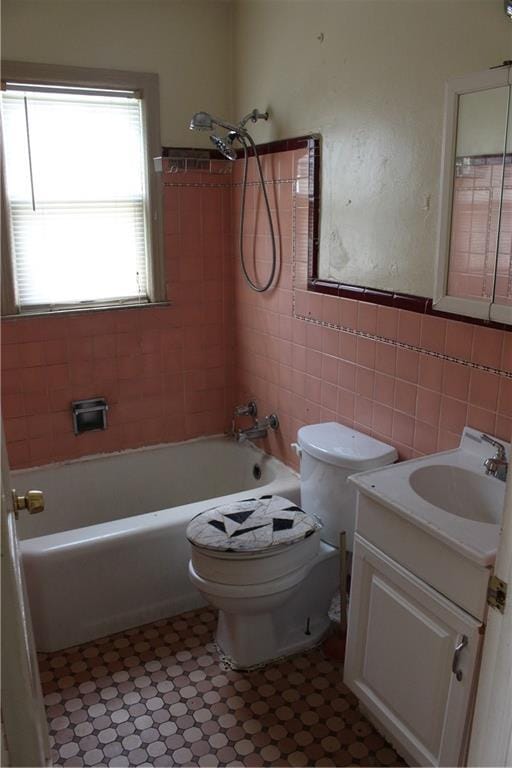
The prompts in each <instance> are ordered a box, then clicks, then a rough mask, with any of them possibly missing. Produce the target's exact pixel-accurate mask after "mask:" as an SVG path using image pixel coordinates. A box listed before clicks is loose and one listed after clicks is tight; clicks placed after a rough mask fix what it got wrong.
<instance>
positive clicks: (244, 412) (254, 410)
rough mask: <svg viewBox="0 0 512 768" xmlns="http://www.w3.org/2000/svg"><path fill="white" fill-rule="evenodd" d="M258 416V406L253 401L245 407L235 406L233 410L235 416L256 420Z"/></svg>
mask: <svg viewBox="0 0 512 768" xmlns="http://www.w3.org/2000/svg"><path fill="white" fill-rule="evenodd" d="M257 415H258V406H257V405H256V402H255V401H254V400H250V401H249V402H248V403H247V405H237V406H236V408H235V416H252V417H253V418H256V416H257Z"/></svg>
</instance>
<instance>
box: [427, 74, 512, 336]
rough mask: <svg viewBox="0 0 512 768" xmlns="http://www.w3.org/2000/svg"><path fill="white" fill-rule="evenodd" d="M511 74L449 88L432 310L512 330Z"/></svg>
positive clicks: (477, 78)
mask: <svg viewBox="0 0 512 768" xmlns="http://www.w3.org/2000/svg"><path fill="white" fill-rule="evenodd" d="M510 75H511V68H510V67H503V68H499V69H494V70H488V71H486V72H482V73H479V74H476V75H470V76H468V77H464V78H457V79H455V80H452V81H450V82H449V83H448V84H447V87H446V98H445V131H444V145H443V164H442V179H441V182H442V190H441V215H440V235H439V248H438V264H437V274H436V286H435V293H434V306H435V307H436V309H440V310H443V311H445V312H457V313H458V314H464V315H469V316H472V317H480V318H485V319H489V320H494V321H497V322H505V323H512V111H511V85H510Z"/></svg>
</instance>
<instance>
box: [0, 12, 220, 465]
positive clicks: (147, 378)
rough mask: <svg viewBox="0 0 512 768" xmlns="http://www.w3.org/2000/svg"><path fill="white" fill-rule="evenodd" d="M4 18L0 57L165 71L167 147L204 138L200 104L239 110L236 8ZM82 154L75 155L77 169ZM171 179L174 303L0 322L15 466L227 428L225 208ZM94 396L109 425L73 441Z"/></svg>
mask: <svg viewBox="0 0 512 768" xmlns="http://www.w3.org/2000/svg"><path fill="white" fill-rule="evenodd" d="M2 22H3V23H2V56H3V58H6V59H14V60H20V61H33V62H43V63H45V62H46V63H52V64H69V65H76V66H85V67H104V68H108V69H128V70H136V71H146V72H156V73H158V74H159V76H160V97H161V129H162V143H163V144H164V145H174V146H176V145H182V146H183V145H184V146H194V144H204V136H202V135H198V134H195V133H193V132H192V131H189V129H188V124H189V121H190V117H191V115H192V114H193V113H194V112H196V111H197V110H198V109H206V110H211V111H212V112H218V113H223V114H226V115H228V116H229V115H230V113H231V89H230V87H228V85H227V81H226V73H229V72H230V70H231V45H230V41H231V3H230V2H224V1H223V0H219V1H218V2H217V1H216V0H151V2H146V1H145V0H144V1H142V2H141V1H137V0H123V2H122V3H121V2H118V1H117V0H92V2H91V0H73V2H69V1H68V0H5V2H3V3H2ZM191 51H193V55H191ZM229 77H230V76H229V74H228V78H229ZM79 155H80V148H79V147H77V156H76V158H75V160H76V162H77V168H78V169H79ZM78 172H79V171H78ZM168 181H169V179H166V183H167V182H168ZM172 181H173V183H172V186H166V188H165V232H166V238H165V248H166V262H167V264H166V266H167V279H168V283H169V288H168V295H169V299H170V301H171V306H169V307H144V308H142V309H132V310H128V309H126V310H113V311H105V312H95V313H83V314H76V315H66V316H60V317H57V316H56V317H45V318H20V319H15V320H7V321H3V322H2V369H3V376H2V405H3V418H4V426H5V430H6V436H7V443H8V449H9V459H10V462H11V466H12V467H20V466H27V465H34V464H43V463H46V462H48V461H53V460H60V459H71V458H75V457H77V456H80V455H86V454H89V453H96V452H101V451H114V450H120V449H123V448H131V447H136V446H139V445H148V444H152V443H158V442H162V441H168V440H183V439H186V438H189V437H193V436H196V435H199V434H210V433H217V432H221V431H223V429H224V426H225V417H224V414H225V412H226V409H225V399H226V392H227V387H228V382H229V380H230V378H229V375H228V373H227V360H229V359H230V357H231V356H230V355H228V354H226V350H227V348H228V346H227V345H229V341H228V331H227V329H228V328H229V327H230V325H231V323H230V321H229V313H230V311H231V310H230V306H231V302H230V300H229V298H228V296H229V280H228V279H227V276H226V272H225V269H226V265H227V266H229V263H227V262H226V254H227V253H228V252H229V244H226V242H225V239H224V238H225V235H226V232H227V224H226V219H227V218H229V212H228V211H229V200H228V199H227V198H226V196H223V195H222V191H221V190H219V188H218V187H217V186H215V182H216V181H218V179H217V177H214V176H210V174H203V175H201V174H199V175H198V174H195V173H190V174H184V173H179V174H176V175H173V177H172ZM212 185H214V186H212ZM223 198H224V199H223ZM219 211H221V212H222V215H221V216H218V214H219ZM206 390H207V395H206V394H205V393H206ZM95 395H104V396H106V397H107V399H108V401H109V405H110V411H109V428H108V430H107V431H106V432H90V433H88V434H84V435H81V436H80V437H75V436H74V435H73V433H72V424H71V415H70V402H71V400H73V399H80V398H86V397H91V396H95Z"/></svg>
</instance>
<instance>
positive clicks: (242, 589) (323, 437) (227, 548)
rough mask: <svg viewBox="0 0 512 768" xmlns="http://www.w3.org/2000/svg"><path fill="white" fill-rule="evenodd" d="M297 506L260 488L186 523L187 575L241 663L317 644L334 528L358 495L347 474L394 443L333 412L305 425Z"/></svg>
mask: <svg viewBox="0 0 512 768" xmlns="http://www.w3.org/2000/svg"><path fill="white" fill-rule="evenodd" d="M298 445H299V447H300V451H301V497H302V502H301V504H302V507H301V508H299V507H297V506H296V505H295V504H293V503H292V502H290V501H289V500H288V499H284V498H282V497H279V496H265V497H262V498H261V499H248V500H246V501H242V502H234V503H232V504H229V505H223V506H222V507H217V508H215V509H211V510H207V511H206V512H202V513H201V514H199V515H197V517H195V518H194V519H193V520H192V521H191V522H190V523H189V525H188V528H187V538H188V540H189V542H190V544H191V559H190V563H189V576H190V579H191V581H192V583H193V584H194V586H195V587H196V588H197V589H198V591H199V592H200V593H201V594H202V595H203V597H204V598H205V599H206V601H207V602H209V603H210V604H211V605H212V606H214V607H215V608H217V609H218V612H219V618H218V624H217V631H216V642H217V644H218V646H219V649H220V650H221V652H222V653H223V654H224V656H225V657H226V658H227V660H228V661H230V663H231V664H232V666H234V667H235V668H243V669H247V668H250V667H254V666H256V665H260V664H264V663H268V662H269V661H272V660H273V659H276V658H280V657H283V656H288V655H290V654H292V653H297V652H299V651H301V650H304V649H305V648H308V647H311V646H313V645H315V644H317V643H318V642H319V641H320V640H321V639H322V637H323V636H324V634H325V632H326V631H327V629H328V628H329V625H330V620H329V616H328V612H329V606H330V604H331V601H332V598H333V596H334V594H335V592H336V590H337V588H338V585H339V578H338V576H339V553H338V550H337V548H336V545H337V543H338V540H339V533H340V531H342V530H347V531H349V536H348V540H349V548H351V540H352V536H351V534H350V532H351V531H352V532H353V527H354V518H355V498H354V497H353V492H352V488H351V486H349V485H348V484H347V483H346V480H347V477H348V476H349V475H350V474H353V473H354V472H356V471H359V470H360V471H362V469H371V468H373V467H376V466H381V465H382V464H385V463H390V462H391V461H394V460H395V459H396V452H395V450H394V448H392V447H391V446H388V445H385V444H384V443H381V442H379V441H377V440H374V439H373V438H370V437H368V436H367V435H362V434H361V433H358V432H355V431H354V430H350V429H348V428H347V427H344V426H342V425H340V424H335V423H334V422H332V423H329V424H317V425H310V426H308V427H303V428H301V429H300V430H299V432H298Z"/></svg>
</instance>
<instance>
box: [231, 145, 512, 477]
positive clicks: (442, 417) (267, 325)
mask: <svg viewBox="0 0 512 768" xmlns="http://www.w3.org/2000/svg"><path fill="white" fill-rule="evenodd" d="M251 162H252V163H254V161H251ZM236 164H237V166H238V167H237V168H236V170H235V179H236V180H237V181H238V182H239V180H240V176H241V164H242V161H241V160H239V161H237V163H236ZM264 167H265V174H266V178H267V179H269V180H270V179H272V183H271V184H269V192H270V198H271V201H272V206H273V209H274V213H273V215H274V219H275V221H276V224H277V231H278V241H279V246H280V247H279V250H280V259H281V274H280V280H279V283H278V287H277V289H276V290H274V291H272V292H269V293H264V294H257V293H254V292H252V291H250V290H249V288H248V287H247V286H246V284H245V282H244V281H243V278H242V277H241V275H240V271H239V270H238V269H237V268H235V319H236V324H235V325H236V362H237V368H236V370H237V390H236V391H237V393H238V396H237V398H236V400H237V402H246V401H247V400H248V399H249V398H254V399H256V400H257V402H258V405H259V407H260V413H261V415H266V414H267V413H270V412H271V411H277V412H278V414H279V418H280V421H281V428H280V430H279V432H277V433H273V434H271V435H270V437H269V439H268V440H267V441H266V449H267V450H268V451H269V452H271V453H273V454H275V455H277V456H278V457H280V458H282V459H283V460H285V461H286V462H287V463H290V464H292V465H295V466H296V465H297V459H296V456H295V454H294V451H293V450H292V449H291V447H290V443H292V442H294V441H295V440H296V436H297V429H298V428H299V427H300V426H302V425H303V424H309V423H315V422H319V421H331V420H335V421H340V422H341V423H343V424H347V425H349V426H354V427H355V428H356V429H359V430H360V431H362V432H366V433H369V434H372V435H374V436H376V437H378V438H380V439H382V440H384V441H385V442H387V443H391V444H393V445H394V446H396V448H397V449H398V451H399V453H400V456H401V458H410V457H413V456H418V455H421V454H425V453H431V452H434V451H437V450H445V449H449V448H452V447H455V446H456V445H457V444H458V441H459V439H460V434H461V431H462V429H463V427H464V425H466V424H470V425H471V426H473V427H475V428H477V429H481V430H483V431H486V432H490V433H493V434H495V435H497V436H498V437H501V438H503V439H506V440H510V437H511V431H512V332H509V331H500V330H494V329H490V328H486V327H485V326H482V325H474V324H471V323H467V322H462V321H456V320H451V319H444V318H438V317H435V316H432V315H426V314H420V313H417V312H411V311H407V310H403V309H394V308H391V307H386V306H378V305H376V304H371V303H368V302H360V301H355V300H351V299H345V298H338V297H335V296H327V295H321V294H318V293H312V292H308V291H307V290H305V289H306V277H307V259H308V240H309V236H310V226H311V222H310V216H309V195H310V193H311V187H310V182H309V180H308V175H309V154H308V149H307V148H302V149H299V150H294V151H288V152H284V153H282V152H277V153H275V154H269V155H266V156H265V157H264ZM254 170H255V169H254V166H253V167H252V168H251V174H252V175H251V176H250V178H252V179H254V178H255V175H254ZM239 194H240V187H239V184H238V185H235V186H234V188H233V196H234V197H233V214H234V225H235V227H236V217H235V213H236V211H237V209H238V207H239ZM234 237H235V243H236V240H237V234H236V232H235V236H234ZM244 245H245V250H246V257H247V264H248V266H249V269H250V270H251V274H253V275H254V274H256V275H258V277H259V279H260V280H262V279H264V277H265V275H266V274H268V269H269V267H270V240H269V235H268V226H267V222H266V218H265V210H264V208H263V200H262V197H261V193H260V192H259V191H258V190H257V187H256V186H253V187H252V188H251V193H250V195H249V197H248V229H247V234H246V237H245V238H244Z"/></svg>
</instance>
